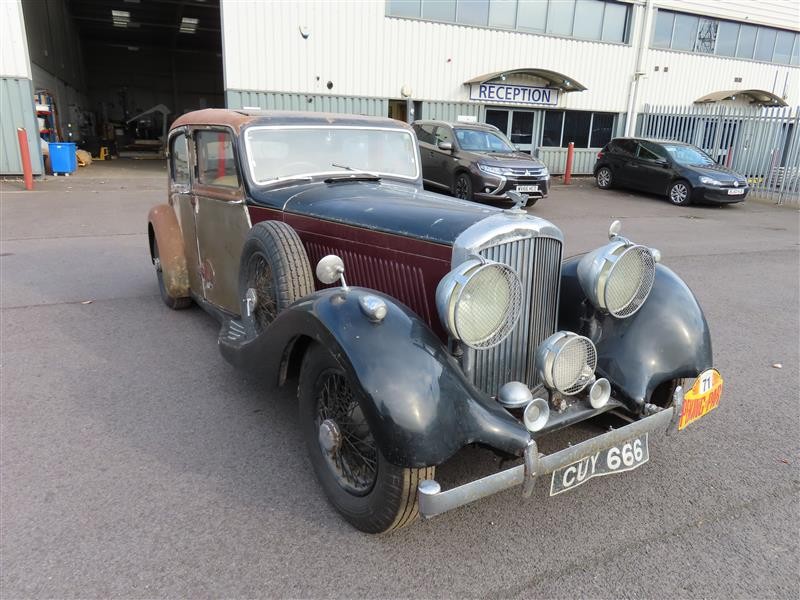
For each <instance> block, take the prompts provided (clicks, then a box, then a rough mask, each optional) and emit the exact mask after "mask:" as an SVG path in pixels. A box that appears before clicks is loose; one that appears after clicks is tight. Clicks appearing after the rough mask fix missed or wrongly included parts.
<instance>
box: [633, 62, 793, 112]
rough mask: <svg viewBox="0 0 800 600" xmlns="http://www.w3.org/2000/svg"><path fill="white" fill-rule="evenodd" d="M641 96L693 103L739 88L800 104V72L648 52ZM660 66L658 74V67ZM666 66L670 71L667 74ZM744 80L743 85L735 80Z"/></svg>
mask: <svg viewBox="0 0 800 600" xmlns="http://www.w3.org/2000/svg"><path fill="white" fill-rule="evenodd" d="M645 65H646V67H645V69H644V71H645V72H646V73H647V77H646V78H645V79H643V80H642V91H641V94H640V96H639V97H640V99H641V105H644V104H673V105H674V104H691V103H692V102H694V101H695V100H697V99H698V98H699V97H701V96H705V95H706V94H709V93H711V92H717V91H722V90H738V89H759V90H766V91H768V92H772V93H774V94H777V95H778V96H784V95H785V96H786V101H787V102H788V103H789V104H790V105H792V106H796V105H798V104H800V69H798V68H797V67H787V66H783V65H768V64H764V63H758V62H753V61H742V60H733V59H730V58H724V57H720V56H704V55H698V54H688V53H685V52H671V51H669V50H650V51H648V53H647V57H646V62H645ZM656 66H658V67H659V70H658V72H656V71H655V67H656ZM664 67H668V68H669V70H668V71H667V72H666V73H665V72H664ZM736 77H741V78H742V81H741V82H736V81H734V79H735V78H736Z"/></svg>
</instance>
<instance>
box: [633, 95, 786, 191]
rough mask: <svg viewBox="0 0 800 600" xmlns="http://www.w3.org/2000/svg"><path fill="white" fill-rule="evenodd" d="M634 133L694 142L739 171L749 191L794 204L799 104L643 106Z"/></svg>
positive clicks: (720, 161)
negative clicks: (749, 188)
mask: <svg viewBox="0 0 800 600" xmlns="http://www.w3.org/2000/svg"><path fill="white" fill-rule="evenodd" d="M636 134H637V135H639V136H642V137H649V138H657V139H662V140H676V141H681V142H687V143H689V144H694V145H695V146H698V147H700V148H702V149H703V151H704V152H706V153H707V154H708V155H709V156H711V158H713V159H714V160H716V161H717V162H718V163H719V164H722V165H725V166H728V167H730V168H731V169H733V170H734V171H736V172H737V173H741V174H742V175H744V176H745V177H746V178H747V181H748V182H749V183H750V185H751V187H752V193H753V194H755V195H757V196H760V197H764V198H767V199H769V200H773V201H775V202H776V203H777V204H793V205H795V206H798V205H800V107H795V108H794V109H791V108H789V107H785V108H763V107H752V108H751V107H737V106H725V105H715V106H686V107H679V106H650V105H645V107H644V110H643V111H642V113H641V114H640V115H639V118H638V121H637V124H636Z"/></svg>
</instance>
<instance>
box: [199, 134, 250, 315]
mask: <svg viewBox="0 0 800 600" xmlns="http://www.w3.org/2000/svg"><path fill="white" fill-rule="evenodd" d="M194 147H195V155H196V162H195V169H194V170H195V173H194V180H193V183H192V199H193V200H194V202H195V224H196V228H197V248H198V258H199V263H200V268H199V272H200V277H201V279H202V289H203V297H204V298H205V299H206V300H207V301H209V302H211V303H212V304H214V305H216V306H217V307H219V308H222V309H224V310H226V311H228V312H230V313H233V314H238V313H239V310H240V308H239V290H238V287H239V259H240V257H241V254H242V246H243V245H244V240H245V237H246V236H247V233H248V231H250V217H249V215H248V213H247V207H246V205H245V201H244V200H245V195H244V186H243V184H242V179H241V171H240V168H239V164H238V160H237V153H236V151H235V147H234V144H233V135H232V133H231V131H229V130H222V129H216V128H208V129H200V130H195V132H194Z"/></svg>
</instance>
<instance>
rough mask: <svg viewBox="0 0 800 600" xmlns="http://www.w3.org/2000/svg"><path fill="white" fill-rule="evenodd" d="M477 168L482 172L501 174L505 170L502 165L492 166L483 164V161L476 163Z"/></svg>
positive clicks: (504, 172)
mask: <svg viewBox="0 0 800 600" xmlns="http://www.w3.org/2000/svg"><path fill="white" fill-rule="evenodd" d="M478 168H479V169H480V170H481V171H483V172H484V173H489V174H490V175H499V176H503V175H505V174H506V170H505V168H503V167H493V166H492V165H484V164H483V163H478Z"/></svg>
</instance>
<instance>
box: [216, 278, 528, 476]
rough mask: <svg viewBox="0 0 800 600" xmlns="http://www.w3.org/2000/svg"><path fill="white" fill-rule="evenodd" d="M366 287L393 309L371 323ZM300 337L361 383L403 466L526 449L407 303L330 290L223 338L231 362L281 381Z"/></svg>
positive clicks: (392, 457)
mask: <svg viewBox="0 0 800 600" xmlns="http://www.w3.org/2000/svg"><path fill="white" fill-rule="evenodd" d="M365 294H372V295H375V296H378V297H380V298H382V299H383V300H384V301H385V302H386V305H387V308H388V312H387V315H386V317H385V318H384V319H383V321H381V322H380V323H373V322H372V321H370V320H369V319H368V318H367V317H366V316H365V315H364V313H363V312H362V311H361V308H360V306H359V302H358V299H359V297H361V296H363V295H365ZM300 336H305V337H309V338H311V339H312V340H314V341H315V342H317V343H320V344H322V345H324V346H325V347H326V348H328V350H329V351H330V352H331V353H332V354H333V356H334V357H335V358H336V360H337V361H338V362H339V364H340V365H341V366H342V368H343V369H344V370H345V371H346V372H347V373H348V374H349V375H350V378H351V381H353V382H355V383H356V385H358V387H359V388H360V390H359V391H360V392H361V397H362V398H363V399H364V402H363V403H362V404H363V406H362V409H363V410H364V412H365V414H366V417H367V420H368V422H369V425H370V428H371V429H372V432H373V435H374V436H375V439H376V441H377V442H378V444H379V446H380V448H381V451H382V452H383V454H384V456H386V458H387V459H388V460H389V461H390V462H392V463H393V464H396V465H399V466H404V467H423V466H431V465H437V464H440V463H441V462H443V461H445V460H446V459H447V458H449V457H450V456H452V455H453V454H454V453H455V452H457V451H458V450H459V449H461V448H462V447H464V446H465V445H467V444H470V443H482V444H486V445H488V446H491V447H493V448H496V449H498V450H500V451H502V452H506V453H509V454H514V455H521V454H522V452H523V451H524V449H525V446H526V445H527V443H528V441H529V440H530V435H529V434H528V431H527V430H526V429H525V427H524V426H523V425H522V424H521V423H520V422H519V421H518V420H517V419H515V418H514V417H513V416H511V415H510V414H509V413H508V412H507V411H506V410H505V409H503V408H502V407H501V406H500V405H499V404H498V403H497V402H495V401H493V400H492V399H491V398H489V397H487V396H485V395H483V394H482V393H481V392H480V391H478V390H476V389H475V388H474V387H473V386H472V385H470V383H469V382H468V381H467V380H466V379H465V378H464V375H463V373H462V371H461V369H460V367H459V365H458V363H457V362H456V361H455V360H454V359H453V358H452V356H451V355H450V353H449V352H447V349H446V348H445V347H444V345H443V344H442V342H441V341H440V340H439V338H438V337H437V336H436V334H434V333H433V331H431V329H430V328H429V327H428V326H427V324H426V323H424V322H423V321H421V320H420V319H419V317H417V315H416V314H414V313H413V312H412V311H411V310H409V309H408V308H407V307H405V306H403V305H402V304H400V303H398V302H396V301H395V300H393V299H392V298H391V297H389V296H385V295H383V294H381V293H379V292H375V291H373V290H366V289H363V288H350V289H349V290H348V291H346V292H344V291H341V290H339V289H328V290H323V291H320V292H317V293H315V294H312V295H311V296H308V297H306V298H304V299H303V300H300V301H299V302H297V303H295V304H293V305H292V306H290V307H289V308H288V309H286V310H285V311H284V312H282V313H281V314H280V315H279V316H278V317H277V318H276V319H275V321H273V322H272V323H271V324H270V326H269V327H268V328H267V329H266V330H265V331H264V332H263V333H262V334H261V335H260V336H258V337H256V338H255V339H254V340H252V341H250V342H247V343H245V344H243V345H241V346H238V347H234V346H232V345H227V344H225V343H224V340H222V339H221V340H220V350H221V352H222V354H223V355H224V356H225V358H226V359H227V360H228V361H229V362H231V363H232V364H234V365H236V366H238V367H241V368H244V369H246V370H247V371H248V372H251V373H256V372H260V373H265V374H266V375H267V376H268V377H275V378H276V379H277V377H278V375H279V372H280V368H281V361H282V358H283V357H284V356H285V353H286V350H287V348H290V347H291V346H292V344H293V343H294V340H296V339H298V337H300Z"/></svg>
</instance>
